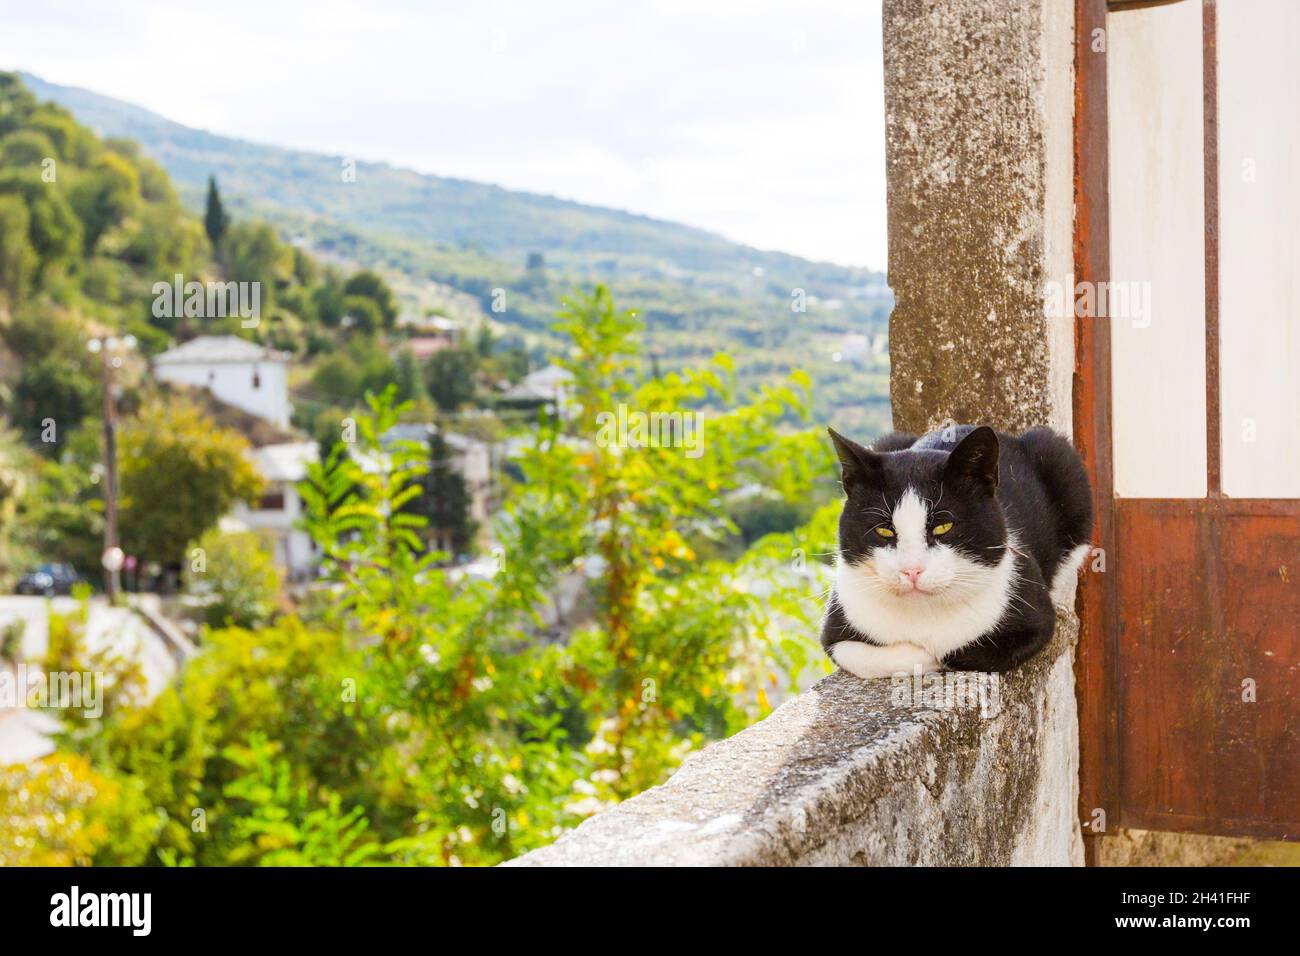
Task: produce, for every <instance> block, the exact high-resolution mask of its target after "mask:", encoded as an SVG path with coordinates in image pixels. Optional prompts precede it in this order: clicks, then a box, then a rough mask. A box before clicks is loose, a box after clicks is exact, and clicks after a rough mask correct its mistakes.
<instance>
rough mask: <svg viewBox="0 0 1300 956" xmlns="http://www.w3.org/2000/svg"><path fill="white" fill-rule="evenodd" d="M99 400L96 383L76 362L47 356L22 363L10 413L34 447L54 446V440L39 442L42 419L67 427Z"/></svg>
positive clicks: (57, 426)
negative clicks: (50, 442)
mask: <svg viewBox="0 0 1300 956" xmlns="http://www.w3.org/2000/svg"><path fill="white" fill-rule="evenodd" d="M98 404H99V386H98V383H97V382H96V381H95V380H94V379H93V378H91V377H90V376H89V375H86V374H85V373H84V372H83V371H82V370H81V366H80V364H79V363H77V362H73V361H70V360H68V359H65V358H59V357H57V356H48V357H44V358H37V359H35V360H32V361H29V362H28V363H27V364H25V365H24V366H23V370H22V373H21V375H20V376H19V379H18V384H17V386H16V387H15V388H14V397H13V405H12V407H11V408H10V411H9V417H10V420H11V421H12V422H13V424H14V425H15V426H16V427H17V428H18V429H19V430H20V431H21V432H22V433H23V434H24V435H25V436H26V437H27V438H28V440H29V441H31V442H32V443H33V444H35V445H36V447H38V448H42V449H47V450H53V449H54V448H55V446H54V445H53V444H47V443H43V442H40V435H41V433H42V431H43V430H44V428H45V424H44V423H45V422H46V421H47V420H49V421H53V423H54V425H55V427H56V428H57V429H66V430H69V431H70V430H72V429H74V428H76V427H77V426H78V425H80V424H81V421H82V419H84V418H85V417H86V415H88V414H90V412H92V411H93V410H94V409H95V407H96V406H97V405H98Z"/></svg>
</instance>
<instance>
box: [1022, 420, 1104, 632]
mask: <svg viewBox="0 0 1300 956" xmlns="http://www.w3.org/2000/svg"><path fill="white" fill-rule="evenodd" d="M1020 444H1021V447H1022V448H1023V449H1024V451H1025V454H1026V455H1028V456H1029V460H1030V462H1032V463H1033V466H1034V469H1035V470H1036V471H1037V472H1038V476H1039V479H1040V480H1041V481H1042V483H1043V487H1044V489H1045V490H1046V492H1047V500H1048V502H1049V504H1050V507H1051V510H1052V517H1053V518H1054V519H1055V522H1056V536H1055V537H1056V543H1057V549H1058V550H1057V553H1056V560H1055V561H1054V562H1053V563H1052V566H1050V567H1045V568H1043V571H1044V576H1045V577H1046V578H1047V579H1048V581H1050V585H1049V592H1050V594H1051V598H1052V603H1053V604H1054V605H1056V606H1057V607H1063V606H1065V605H1067V604H1069V603H1070V602H1071V601H1072V600H1073V598H1074V587H1075V580H1076V577H1077V575H1078V573H1079V569H1080V568H1081V567H1083V562H1084V561H1085V560H1087V557H1088V553H1089V551H1090V550H1091V546H1090V545H1089V544H1088V542H1089V540H1090V538H1091V536H1092V486H1091V483H1090V482H1089V481H1088V470H1087V469H1086V468H1084V466H1083V459H1082V458H1080V457H1079V453H1078V452H1077V451H1075V450H1074V446H1073V445H1071V444H1070V442H1069V440H1068V439H1066V438H1065V437H1064V436H1062V435H1058V434H1057V433H1056V432H1054V431H1052V430H1051V429H1050V428H1043V427H1040V428H1032V429H1030V430H1029V431H1027V432H1025V434H1024V435H1022V436H1021V437H1020Z"/></svg>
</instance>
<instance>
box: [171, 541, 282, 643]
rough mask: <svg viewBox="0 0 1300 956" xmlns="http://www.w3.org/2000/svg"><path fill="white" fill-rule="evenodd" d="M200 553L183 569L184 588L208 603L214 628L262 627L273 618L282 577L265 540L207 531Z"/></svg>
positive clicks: (205, 609)
mask: <svg viewBox="0 0 1300 956" xmlns="http://www.w3.org/2000/svg"><path fill="white" fill-rule="evenodd" d="M198 548H199V549H200V554H199V555H197V556H194V555H192V556H191V559H190V560H189V561H187V562H186V564H185V587H186V589H187V590H188V591H189V592H190V593H191V594H194V595H197V596H200V597H203V598H206V599H207V600H206V603H205V604H204V607H203V616H204V620H205V621H206V622H207V624H208V625H209V626H210V627H260V626H261V625H263V624H266V623H267V622H268V621H270V619H271V617H272V616H273V615H274V613H275V609H276V603H277V601H278V598H279V595H280V574H279V572H278V571H277V570H276V567H275V561H274V560H273V559H272V557H271V554H270V552H269V551H268V550H267V549H266V546H265V545H264V544H263V543H262V540H261V539H260V538H259V537H258V536H257V535H256V534H254V533H253V532H251V531H238V532H223V531H219V530H216V529H213V530H211V531H208V532H207V533H206V534H204V535H203V537H201V538H200V539H199V540H198Z"/></svg>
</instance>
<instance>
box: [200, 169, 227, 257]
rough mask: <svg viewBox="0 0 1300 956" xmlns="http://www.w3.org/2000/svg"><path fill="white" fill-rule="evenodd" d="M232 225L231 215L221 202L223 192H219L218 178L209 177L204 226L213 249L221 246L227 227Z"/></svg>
mask: <svg viewBox="0 0 1300 956" xmlns="http://www.w3.org/2000/svg"><path fill="white" fill-rule="evenodd" d="M229 225H230V217H228V216H227V215H226V207H225V206H223V205H222V204H221V194H220V193H218V192H217V178H216V177H215V176H209V177H208V204H207V209H206V210H205V212H204V214H203V228H204V231H206V232H207V234H208V241H209V242H210V243H212V248H213V249H219V248H221V240H222V239H223V238H225V235H226V228H227V227H228V226H229Z"/></svg>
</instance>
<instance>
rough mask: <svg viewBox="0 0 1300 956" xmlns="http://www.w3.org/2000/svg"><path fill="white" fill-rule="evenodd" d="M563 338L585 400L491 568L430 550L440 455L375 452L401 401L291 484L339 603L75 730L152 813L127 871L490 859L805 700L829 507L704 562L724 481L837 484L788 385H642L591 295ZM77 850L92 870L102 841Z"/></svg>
mask: <svg viewBox="0 0 1300 956" xmlns="http://www.w3.org/2000/svg"><path fill="white" fill-rule="evenodd" d="M560 328H561V330H562V332H563V334H564V335H565V336H567V337H568V338H569V340H570V341H571V342H572V345H573V348H572V352H571V357H570V359H568V365H569V368H570V369H571V371H572V372H573V374H574V376H575V390H574V404H573V408H572V409H571V411H570V412H569V413H568V414H567V416H566V417H564V418H558V417H557V418H550V419H546V420H544V421H543V422H542V423H541V427H540V428H539V430H538V431H537V433H536V436H535V444H534V445H533V446H532V447H531V448H530V449H529V450H528V451H527V452H526V453H525V454H524V456H523V458H522V460H521V461H520V466H521V468H522V472H523V475H524V481H523V482H522V483H520V484H518V485H517V486H515V487H514V488H513V489H512V492H511V496H510V499H509V502H508V506H507V513H506V514H505V515H504V516H503V518H502V520H501V521H500V523H499V524H498V526H497V527H496V529H495V535H496V540H497V541H498V542H499V548H500V550H499V552H498V555H499V565H500V567H499V570H498V572H497V573H496V574H495V575H494V576H492V577H491V578H486V579H485V578H476V577H471V576H466V575H464V574H458V573H451V572H449V571H448V570H447V569H445V568H443V567H441V566H440V564H439V562H440V560H441V558H442V555H440V554H439V553H438V552H436V551H430V550H428V549H427V547H426V540H427V537H428V535H429V532H430V526H429V522H428V520H427V518H426V516H425V515H422V514H420V513H419V511H420V509H419V507H418V506H416V502H417V499H418V498H419V496H420V495H421V492H422V491H423V490H425V489H426V488H427V487H428V479H429V478H430V475H431V471H432V470H434V468H435V463H436V462H437V461H439V460H441V455H440V453H437V452H436V451H434V452H432V453H431V450H430V449H429V448H428V447H426V446H423V445H420V444H418V443H411V442H403V441H397V440H386V439H385V437H384V436H385V435H388V434H390V431H391V429H392V428H393V427H394V426H395V425H396V424H397V423H398V422H399V421H400V420H401V417H402V416H403V414H405V413H406V412H407V411H408V410H409V406H407V405H403V404H401V403H398V402H397V401H396V397H395V391H396V390H395V388H392V387H390V388H389V389H387V390H386V391H385V392H384V393H382V394H380V395H378V396H374V395H372V396H369V397H368V400H367V411H366V412H365V413H364V414H359V415H357V416H356V435H355V439H356V440H355V441H354V442H352V443H350V444H348V443H344V442H338V443H336V444H335V445H334V446H333V448H332V449H331V450H330V451H329V453H328V454H327V455H326V457H325V458H324V460H323V461H322V462H321V463H320V464H319V465H317V466H314V467H312V468H311V469H310V474H309V479H308V481H306V482H304V483H303V484H302V485H301V486H300V493H301V494H302V497H303V500H304V503H305V505H306V509H307V513H306V518H305V519H304V526H305V528H306V529H307V530H308V531H309V532H310V533H311V534H312V536H313V538H314V539H315V541H316V542H317V544H318V546H319V547H320V549H321V551H322V552H323V554H324V562H325V563H324V574H325V582H324V584H325V587H326V589H327V590H326V591H324V592H323V593H321V594H320V595H319V600H317V601H314V602H312V603H311V604H310V605H309V606H308V607H307V608H306V613H307V615H308V618H307V620H306V622H304V621H300V620H299V619H297V618H294V617H282V618H280V619H279V620H278V621H277V622H276V623H275V624H274V625H270V626H263V627H261V628H260V629H259V630H256V631H249V630H244V629H241V628H237V627H227V628H218V629H215V630H211V631H209V632H207V634H206V636H205V645H204V651H203V653H201V654H200V655H199V656H198V657H196V658H194V659H193V660H192V661H190V662H189V664H188V665H187V666H186V668H185V669H184V671H183V672H182V673H181V674H180V676H179V677H178V679H177V680H176V682H175V683H174V685H173V686H172V687H170V688H168V689H166V690H164V691H163V692H162V693H161V694H160V695H159V696H158V697H157V698H156V699H154V700H153V701H151V702H150V703H148V704H144V705H140V706H134V707H121V708H118V709H117V710H116V711H115V713H114V714H113V716H112V717H111V718H110V719H109V720H106V721H99V722H96V723H97V724H98V726H97V727H95V728H90V729H88V730H87V731H86V732H82V731H79V732H78V733H77V734H74V735H70V736H69V738H68V741H69V746H72V747H75V748H76V749H77V751H78V752H79V753H82V754H85V755H87V756H88V757H90V759H91V760H92V765H93V771H91V772H93V773H96V774H99V775H102V776H103V778H104V779H105V780H108V781H113V782H120V785H121V786H122V787H124V788H128V787H129V788H130V789H129V792H130V793H132V794H136V793H140V794H147V795H148V799H149V801H150V802H151V804H152V805H153V808H154V812H153V813H152V814H147V813H141V814H140V817H144V818H149V819H152V820H154V821H156V822H155V824H154V825H153V828H152V829H150V830H149V831H148V833H147V834H144V836H143V840H144V845H143V846H141V843H140V840H141V836H140V835H139V834H136V835H133V836H131V838H130V839H129V840H127V841H126V842H125V843H124V845H123V846H124V849H123V850H122V851H121V852H122V853H123V854H126V853H128V852H129V854H131V855H133V856H135V857H142V858H144V859H146V860H147V861H149V862H161V863H171V864H185V863H195V864H201V865H229V864H260V865H354V864H361V863H393V864H481V863H492V862H496V861H499V860H501V859H505V858H509V857H511V856H513V855H515V854H517V853H519V852H521V851H524V850H527V849H530V848H532V847H535V846H539V845H542V844H544V843H547V842H549V841H550V840H552V839H554V838H555V837H556V836H557V835H558V834H559V833H560V832H562V831H563V829H564V828H566V827H569V826H572V825H574V824H575V823H577V822H579V821H580V820H581V819H583V818H584V817H585V816H587V815H589V814H591V813H593V812H595V811H597V810H599V809H600V808H602V807H604V806H607V805H608V804H610V803H611V802H614V801H616V800H618V799H621V798H623V797H625V796H627V795H629V794H631V793H634V792H636V791H638V790H640V789H642V788H644V787H646V786H649V785H651V784H654V783H658V782H660V781H662V780H663V779H664V778H665V777H666V776H667V775H668V774H669V773H671V771H672V770H673V768H674V767H676V766H677V764H678V763H679V762H680V760H681V759H682V757H683V756H684V755H685V754H686V753H687V752H689V751H690V750H691V749H693V748H695V747H698V746H699V745H701V744H702V743H704V742H705V741H706V740H708V739H710V738H714V737H718V736H722V735H724V734H728V733H732V732H734V731H735V730H737V729H739V728H740V727H742V726H744V725H745V724H747V723H748V722H750V721H752V720H753V719H755V718H756V717H759V716H762V715H763V714H765V713H767V711H768V710H769V709H770V706H771V700H770V697H769V695H772V694H774V693H776V692H780V691H781V690H782V689H784V688H789V687H792V686H795V685H796V684H797V683H798V682H799V681H800V679H801V674H802V672H803V671H805V670H806V669H807V668H808V666H809V662H810V661H811V660H813V659H814V657H813V655H814V654H815V653H816V642H815V633H816V621H815V617H816V614H817V612H818V608H817V605H816V602H815V601H814V600H812V599H813V598H814V597H815V595H816V593H817V592H818V591H820V590H821V588H822V587H823V586H824V584H825V580H826V575H825V572H824V569H823V568H822V567H821V566H820V565H818V564H817V563H816V562H806V561H805V560H804V555H807V554H811V553H815V552H817V551H824V550H826V549H827V545H828V543H829V542H830V541H832V540H833V536H834V522H835V515H834V512H835V506H834V504H830V505H828V506H827V507H826V508H824V509H821V510H820V511H819V512H818V513H817V514H816V515H815V516H814V518H813V520H812V521H811V522H810V524H809V525H808V526H806V527H804V528H799V529H796V530H794V531H791V532H789V533H785V534H776V535H769V536H767V537H765V538H763V539H761V540H759V541H757V542H756V543H755V544H754V546H753V547H752V548H751V549H750V550H749V551H747V552H746V553H745V554H744V555H742V556H741V557H740V558H739V559H737V560H727V559H723V558H716V557H710V556H708V553H709V552H710V551H712V550H714V549H715V546H716V544H717V542H719V541H723V540H730V539H731V538H732V537H734V536H735V535H736V534H737V529H736V527H735V526H734V525H733V524H732V522H731V520H730V519H729V518H728V516H727V508H726V507H725V505H724V502H725V501H726V499H727V497H728V496H729V495H731V494H732V493H733V492H734V491H735V490H736V489H738V488H742V487H746V486H749V485H751V484H753V483H754V482H761V483H763V484H765V485H767V486H768V487H770V488H772V489H773V492H774V493H775V494H779V495H781V496H783V497H785V498H789V499H797V498H799V497H801V496H806V495H807V494H808V493H809V490H810V489H811V487H812V486H813V483H814V482H816V481H819V480H821V479H822V478H823V477H824V475H825V474H827V473H828V472H829V471H830V462H829V460H828V456H827V454H826V452H825V450H824V448H823V444H824V443H822V442H820V441H819V440H817V439H816V437H815V436H812V435H809V434H807V433H803V432H788V431H780V430H778V429H777V423H778V422H781V421H784V420H786V419H788V418H789V417H790V416H791V415H795V416H798V415H800V414H801V413H802V412H803V410H805V409H806V407H807V401H808V400H807V395H806V393H805V385H804V383H801V382H799V381H794V382H792V383H790V384H789V385H787V386H783V387H781V388H779V389H772V390H769V391H768V392H767V393H766V394H765V395H764V396H763V398H762V399H761V401H759V402H756V403H751V404H740V403H738V402H736V401H735V400H734V394H733V390H734V383H733V382H732V381H731V379H730V375H729V372H728V363H727V361H726V360H725V359H723V358H721V357H719V358H718V359H717V360H716V361H715V362H714V363H712V364H711V365H710V366H709V367H707V368H703V369H700V370H697V371H695V372H692V373H690V374H687V375H681V376H678V375H667V376H661V377H659V378H653V377H647V376H646V375H644V374H643V372H642V369H641V363H640V357H639V353H638V351H637V347H636V343H635V335H636V333H637V328H638V323H637V321H636V320H635V318H634V317H633V316H631V315H630V314H628V313H625V312H622V311H619V310H618V309H616V308H615V306H614V304H613V301H612V299H611V297H610V296H609V293H608V292H607V291H605V290H604V289H597V290H596V291H595V292H593V293H592V294H590V295H583V296H578V297H575V298H574V299H573V300H571V301H569V302H568V303H567V306H566V311H565V312H564V314H563V316H562V320H561V325H560ZM618 402H624V403H626V404H627V405H628V407H630V408H634V409H638V410H643V411H661V412H683V411H692V410H700V411H703V412H705V415H706V417H705V425H704V432H703V437H704V444H703V446H701V450H702V454H700V455H698V456H692V455H687V454H685V453H684V452H685V449H683V448H680V447H671V446H664V447H637V446H631V447H629V446H626V445H620V444H618V443H617V442H613V443H611V442H608V441H604V440H602V439H601V437H600V435H601V426H600V419H599V417H598V416H599V415H600V413H601V412H602V411H607V410H608V409H609V408H610V407H611V403H618ZM155 414H156V413H154V412H150V413H149V415H148V416H146V418H147V419H150V420H151V416H153V415H155ZM171 430H173V431H175V430H179V431H182V432H184V431H186V430H187V426H185V425H184V424H183V423H182V424H181V425H180V426H179V427H176V426H173V427H172V429H171ZM176 471H177V469H175V468H172V469H170V472H171V473H173V474H174V473H175V472H176ZM209 560H211V552H209ZM236 560H238V559H236ZM575 583H576V584H577V585H578V588H577V589H578V590H579V591H580V592H582V593H581V594H580V595H579V598H578V600H577V601H576V602H567V599H565V598H563V597H562V595H564V594H566V593H567V594H572V592H573V591H574V584H575ZM566 602H567V603H566ZM123 792H124V793H125V792H127V791H126V790H124V791H123ZM69 799H72V798H71V797H70V798H69ZM125 799H126V798H125V797H124V798H122V800H118V801H116V802H114V803H111V804H106V805H105V807H104V812H108V811H109V810H112V809H114V808H115V807H117V806H118V804H120V803H122V802H123V800H125ZM84 805H85V804H84V801H83V802H82V803H75V802H74V809H75V807H81V806H84ZM199 811H201V813H200V812H199ZM200 820H201V821H203V823H202V825H200V824H199V823H198V822H196V821H200ZM119 825H122V826H126V825H127V824H125V823H120V824H119ZM85 842H86V843H87V846H88V848H83V849H81V850H80V856H79V857H78V859H80V860H81V861H83V862H84V861H85V860H87V859H92V858H95V856H96V854H97V853H99V852H101V850H100V848H102V847H103V846H104V845H106V844H104V843H103V842H101V841H98V840H87V841H85Z"/></svg>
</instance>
